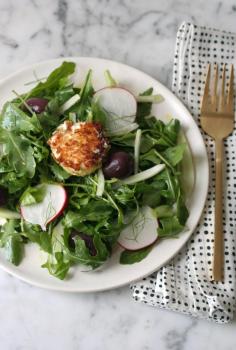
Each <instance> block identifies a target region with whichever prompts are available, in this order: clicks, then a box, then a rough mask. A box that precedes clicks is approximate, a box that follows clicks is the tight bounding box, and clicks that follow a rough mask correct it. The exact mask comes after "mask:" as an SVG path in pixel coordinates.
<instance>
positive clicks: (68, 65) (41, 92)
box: [29, 62, 75, 97]
mask: <svg viewBox="0 0 236 350" xmlns="http://www.w3.org/2000/svg"><path fill="white" fill-rule="evenodd" d="M74 70H75V63H74V62H63V63H62V65H61V66H60V67H58V68H56V69H55V70H54V71H53V72H52V73H51V74H50V75H49V76H48V78H47V80H46V81H45V82H44V83H42V82H40V83H38V85H36V86H35V88H33V90H31V92H30V94H29V97H41V96H42V97H45V96H53V95H54V93H55V92H56V91H57V90H58V89H60V87H61V82H63V84H65V78H68V77H69V76H70V75H71V74H73V73H74Z"/></svg>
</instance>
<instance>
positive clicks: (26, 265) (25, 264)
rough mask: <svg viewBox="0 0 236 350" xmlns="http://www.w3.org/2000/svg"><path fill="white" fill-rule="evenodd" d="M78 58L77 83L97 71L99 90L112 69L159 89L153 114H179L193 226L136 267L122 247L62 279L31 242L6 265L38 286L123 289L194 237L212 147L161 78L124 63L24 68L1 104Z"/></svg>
mask: <svg viewBox="0 0 236 350" xmlns="http://www.w3.org/2000/svg"><path fill="white" fill-rule="evenodd" d="M65 60H66V61H74V62H76V64H77V71H76V74H75V76H76V78H75V79H76V81H77V82H78V83H80V82H81V81H82V80H83V79H84V78H85V75H86V73H87V71H88V69H90V68H91V69H92V70H93V84H94V86H95V89H99V88H101V87H103V86H105V81H104V75H103V73H104V70H106V69H109V70H110V71H111V73H112V75H113V76H114V77H115V79H117V81H119V83H120V84H121V85H122V86H124V87H127V88H128V89H130V90H131V91H133V92H134V93H136V94H139V93H140V92H142V91H144V90H146V89H147V88H149V87H153V88H154V93H158V94H161V95H162V96H163V97H164V99H165V100H164V102H162V103H161V104H157V105H154V107H153V114H154V115H156V116H157V117H160V118H163V117H165V116H166V115H171V116H172V117H174V118H178V119H179V120H180V122H181V124H182V128H183V129H184V132H185V135H186V137H187V139H188V141H189V145H190V148H191V151H192V155H193V159H194V166H195V185H194V189H193V192H192V195H191V198H190V200H188V203H189V212H190V216H189V219H188V221H187V230H186V231H185V232H183V233H181V234H180V235H179V238H178V239H176V238H174V239H166V240H163V241H160V242H159V243H158V244H157V245H156V246H155V247H154V249H153V250H152V251H151V253H150V254H149V255H148V256H147V257H146V258H145V259H144V260H143V261H141V262H139V263H136V264H133V265H120V264H119V255H120V252H121V249H120V248H116V249H115V251H114V253H113V255H112V257H111V258H110V259H109V261H108V262H107V263H106V264H105V265H104V266H103V267H102V268H100V269H99V270H97V271H93V272H86V271H85V270H86V268H85V267H79V266H77V267H73V268H72V269H71V273H70V276H69V277H68V278H67V279H66V280H64V281H61V280H58V279H56V278H55V277H52V276H50V275H49V273H48V271H47V269H43V268H41V265H42V263H43V262H44V261H45V260H46V259H45V258H46V256H45V255H44V254H43V253H42V252H41V251H40V249H39V247H38V246H37V245H36V244H35V245H34V244H28V245H27V246H26V248H25V257H24V259H23V261H22V263H21V264H20V266H18V267H16V266H14V265H12V264H11V263H9V262H7V261H6V259H5V257H4V252H3V251H2V250H1V251H0V266H1V268H2V269H4V270H5V271H7V272H9V273H10V274H12V275H14V276H16V277H18V278H20V279H21V280H23V281H26V282H28V283H31V284H33V285H36V286H39V287H43V288H48V289H53V290H58V291H66V292H92V291H93V292H96V291H101V290H107V289H112V288H117V287H120V286H123V285H126V284H129V283H131V282H134V281H137V280H139V279H141V278H143V277H145V276H147V275H149V274H151V273H153V272H154V271H156V270H158V269H159V268H160V267H161V266H163V265H164V264H166V263H167V262H168V260H170V259H171V258H173V256H174V255H175V254H176V253H178V251H179V250H180V249H181V248H182V247H183V245H184V244H185V243H186V241H187V240H188V239H189V237H190V236H191V234H192V232H193V230H194V228H195V227H196V225H197V223H198V221H199V219H200V216H201V213H202V210H203V207H204V203H205V199H206V195H207V190H208V176H209V169H208V160H207V154H206V149H205V146H204V142H203V139H202V137H201V134H200V131H199V129H198V127H197V125H196V123H195V121H194V120H193V118H192V116H191V115H190V113H189V112H188V110H187V109H186V108H185V107H184V105H183V104H182V103H181V102H180V101H179V100H178V99H177V97H175V96H174V95H173V94H172V92H170V91H169V90H168V89H167V88H166V87H164V86H163V85H162V84H161V83H159V82H158V81H157V80H155V79H153V78H151V77H150V76H149V75H147V74H145V73H143V72H140V71H139V70H137V69H134V68H132V67H129V66H126V65H124V64H121V63H118V62H114V61H109V60H104V59H98V58H86V57H80V58H76V57H69V58H59V59H53V60H50V61H45V62H40V63H37V64H34V65H32V66H30V67H27V68H25V69H23V70H21V71H20V72H17V73H15V74H12V75H10V76H9V77H7V78H5V79H4V80H2V81H1V82H0V107H2V105H3V103H4V102H6V101H7V100H9V99H11V98H13V97H14V95H13V93H12V90H15V91H17V92H18V93H23V92H26V91H28V90H29V89H30V88H31V87H32V86H31V85H30V86H29V85H27V86H26V85H25V84H26V83H28V82H32V81H34V80H35V76H37V77H38V78H43V77H45V76H47V75H48V74H49V73H50V72H51V71H52V70H53V69H55V68H56V67H58V66H59V65H60V64H61V63H62V62H63V61H65Z"/></svg>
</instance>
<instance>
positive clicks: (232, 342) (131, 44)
mask: <svg viewBox="0 0 236 350" xmlns="http://www.w3.org/2000/svg"><path fill="white" fill-rule="evenodd" d="M190 3H191V8H190ZM0 14H1V15H0V28H1V31H0V77H1V78H2V77H4V76H6V75H7V74H9V73H11V72H14V71H15V70H16V69H18V68H21V67H23V66H25V65H27V64H29V63H33V62H36V61H40V60H44V59H48V58H54V57H58V56H70V55H74V56H78V55H80V56H95V57H104V58H110V59H114V60H117V61H121V62H125V63H127V64H130V65H132V66H135V67H137V68H140V69H142V70H143V71H145V72H147V73H150V74H151V75H152V76H154V77H156V78H158V79H159V80H160V81H162V82H163V83H164V84H165V85H167V86H170V82H171V72H172V62H173V52H174V43H175V34H176V31H177V28H178V26H179V24H180V23H181V22H182V21H183V20H187V21H192V22H195V23H196V24H202V25H208V26H212V27H218V28H220V29H224V30H231V31H235V30H236V29H235V20H236V3H235V1H233V0H225V1H215V0H208V1H206V0H195V1H194V2H193V1H191V2H189V1H188V0H165V1H161V0H149V1H142V0H129V1H128V0H110V1H109V0H89V1H85V0H81V1H79V0H70V1H69V0H54V1H49V0H21V1H14V0H0ZM0 310H1V326H0V340H1V345H0V347H1V349H2V350H16V349H17V350H20V349H22V350H32V349H44V350H47V349H57V350H62V349H63V350H64V349H76V350H77V349H79V350H83V349H86V350H93V349H94V350H95V349H96V350H106V349H112V350H116V349H122V348H126V349H138V350H139V349H140V350H141V349H143V350H148V349H150V350H152V349H159V350H162V349H171V350H182V349H183V350H185V349H186V350H187V349H191V350H195V349H196V350H199V349H201V350H204V349H207V350H213V349H215V348H217V349H224V350H230V349H235V348H236V337H235V333H236V322H235V321H234V322H233V323H231V324H229V325H216V324H212V323H208V322H205V321H201V320H195V319H191V318H190V317H187V316H183V315H179V314H177V313H172V312H168V311H164V310H159V309H154V308H151V307H148V306H145V305H140V304H138V303H135V302H134V301H133V300H132V299H131V293H130V291H129V288H128V287H126V288H122V289H118V290H114V291H110V292H105V293H97V294H92V293H91V294H87V295H85V294H83V295H76V294H62V293H55V292H50V291H46V290H41V289H38V288H35V287H32V286H29V285H26V284H24V283H22V282H20V281H19V280H17V279H15V278H13V277H11V276H9V275H7V274H6V273H4V272H2V271H0Z"/></svg>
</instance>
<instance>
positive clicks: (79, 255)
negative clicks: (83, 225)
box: [75, 235, 110, 269]
mask: <svg viewBox="0 0 236 350" xmlns="http://www.w3.org/2000/svg"><path fill="white" fill-rule="evenodd" d="M93 244H94V247H95V249H96V251H97V254H96V255H94V256H92V255H91V254H90V251H89V249H88V248H87V247H86V244H85V241H84V240H83V239H81V238H78V239H76V240H75V257H76V260H77V261H78V262H80V263H81V264H83V265H88V266H91V267H92V268H93V269H95V268H97V267H99V266H100V265H102V264H103V263H104V262H105V261H106V260H107V258H108V257H109V255H110V253H109V251H108V249H107V247H106V245H105V244H104V242H103V241H102V239H101V237H99V235H95V236H94V237H93Z"/></svg>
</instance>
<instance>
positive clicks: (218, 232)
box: [213, 139, 224, 281]
mask: <svg viewBox="0 0 236 350" xmlns="http://www.w3.org/2000/svg"><path fill="white" fill-rule="evenodd" d="M215 152H216V156H215V160H216V161H215V169H216V181H215V237H214V238H215V239H214V261H213V280H214V281H223V279H224V273H223V267H224V238H223V223H222V212H223V140H222V139H216V140H215Z"/></svg>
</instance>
